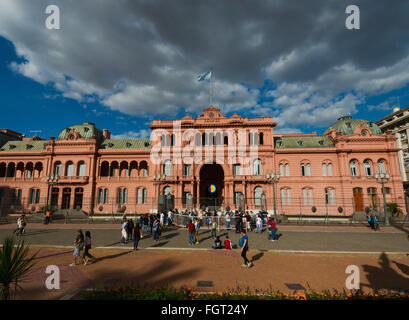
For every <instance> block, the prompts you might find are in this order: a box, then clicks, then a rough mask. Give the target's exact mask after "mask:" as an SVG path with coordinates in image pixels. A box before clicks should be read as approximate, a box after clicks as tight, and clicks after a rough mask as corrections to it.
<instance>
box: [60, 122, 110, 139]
mask: <svg viewBox="0 0 409 320" xmlns="http://www.w3.org/2000/svg"><path fill="white" fill-rule="evenodd" d="M72 131H74V132H76V133H78V134H79V135H80V136H81V137H82V138H86V139H92V137H93V136H96V138H97V140H98V141H102V140H103V135H102V131H101V130H99V129H98V128H96V127H95V124H94V123H92V122H84V123H83V124H81V125H75V126H70V127H68V128H65V129H64V130H62V131H61V132H60V134H59V135H58V139H66V138H67V136H68V134H69V133H70V132H72Z"/></svg>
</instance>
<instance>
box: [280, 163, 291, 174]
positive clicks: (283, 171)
mask: <svg viewBox="0 0 409 320" xmlns="http://www.w3.org/2000/svg"><path fill="white" fill-rule="evenodd" d="M279 172H280V176H282V177H284V176H286V177H288V176H289V175H290V166H289V165H288V163H280V165H279Z"/></svg>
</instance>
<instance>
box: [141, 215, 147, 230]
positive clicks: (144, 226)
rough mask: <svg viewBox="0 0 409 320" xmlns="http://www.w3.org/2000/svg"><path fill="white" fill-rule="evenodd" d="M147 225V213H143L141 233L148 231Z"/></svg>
mask: <svg viewBox="0 0 409 320" xmlns="http://www.w3.org/2000/svg"><path fill="white" fill-rule="evenodd" d="M148 226H149V218H148V215H146V214H145V215H144V217H143V229H142V232H143V233H148Z"/></svg>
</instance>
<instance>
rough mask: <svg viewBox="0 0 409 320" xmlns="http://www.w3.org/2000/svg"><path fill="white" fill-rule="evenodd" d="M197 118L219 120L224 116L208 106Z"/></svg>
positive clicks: (218, 110)
mask: <svg viewBox="0 0 409 320" xmlns="http://www.w3.org/2000/svg"><path fill="white" fill-rule="evenodd" d="M199 118H200V119H220V118H226V116H225V115H224V114H222V113H221V112H220V109H217V108H215V107H213V106H210V107H209V108H207V109H204V110H203V113H202V114H201V115H200V116H199Z"/></svg>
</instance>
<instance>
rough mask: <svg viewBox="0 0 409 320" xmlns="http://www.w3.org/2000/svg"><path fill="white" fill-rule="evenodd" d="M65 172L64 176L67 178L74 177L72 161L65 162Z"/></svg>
mask: <svg viewBox="0 0 409 320" xmlns="http://www.w3.org/2000/svg"><path fill="white" fill-rule="evenodd" d="M65 170H66V171H65V175H66V176H67V177H72V176H73V175H74V164H73V163H72V161H69V162H67V164H66V169H65Z"/></svg>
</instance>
